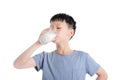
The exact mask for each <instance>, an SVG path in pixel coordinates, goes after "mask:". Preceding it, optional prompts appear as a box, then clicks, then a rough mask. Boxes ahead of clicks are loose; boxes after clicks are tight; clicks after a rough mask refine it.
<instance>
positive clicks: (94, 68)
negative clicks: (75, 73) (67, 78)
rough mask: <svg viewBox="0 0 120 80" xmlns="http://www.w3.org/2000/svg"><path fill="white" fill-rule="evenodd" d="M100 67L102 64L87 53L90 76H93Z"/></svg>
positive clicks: (87, 67) (87, 68) (87, 66)
mask: <svg viewBox="0 0 120 80" xmlns="http://www.w3.org/2000/svg"><path fill="white" fill-rule="evenodd" d="M99 68H100V65H99V64H98V63H96V61H95V60H94V59H93V58H92V57H91V56H89V55H88V54H87V57H86V71H87V73H88V74H89V75H90V76H93V75H94V74H95V73H96V72H97V71H98V69H99Z"/></svg>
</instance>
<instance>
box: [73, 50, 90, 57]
mask: <svg viewBox="0 0 120 80" xmlns="http://www.w3.org/2000/svg"><path fill="white" fill-rule="evenodd" d="M75 53H76V54H77V55H79V56H88V55H89V54H88V53H87V52H84V51H80V50H75Z"/></svg>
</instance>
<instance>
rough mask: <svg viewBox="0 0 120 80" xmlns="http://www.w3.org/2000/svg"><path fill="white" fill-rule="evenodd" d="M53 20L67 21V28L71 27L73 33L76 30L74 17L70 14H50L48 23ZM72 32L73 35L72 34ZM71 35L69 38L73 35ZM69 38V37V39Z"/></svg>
mask: <svg viewBox="0 0 120 80" xmlns="http://www.w3.org/2000/svg"><path fill="white" fill-rule="evenodd" d="M55 21H61V22H64V21H65V23H67V25H68V28H70V29H73V30H74V34H75V30H76V22H75V21H74V19H73V18H72V16H70V15H68V14H65V13H59V14H55V15H54V16H52V18H51V19H50V23H51V22H55ZM74 34H73V36H74ZM73 36H71V38H72V37H73ZM71 38H70V39H71Z"/></svg>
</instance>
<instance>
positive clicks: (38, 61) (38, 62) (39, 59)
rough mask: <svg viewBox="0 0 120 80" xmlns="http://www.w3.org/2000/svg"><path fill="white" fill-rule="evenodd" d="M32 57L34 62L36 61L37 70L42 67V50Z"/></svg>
mask: <svg viewBox="0 0 120 80" xmlns="http://www.w3.org/2000/svg"><path fill="white" fill-rule="evenodd" d="M33 59H34V60H35V63H36V66H35V69H36V70H37V71H39V70H40V69H42V68H43V60H44V52H42V53H40V54H37V55H35V56H33Z"/></svg>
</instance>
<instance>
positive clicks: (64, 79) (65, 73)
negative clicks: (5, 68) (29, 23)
mask: <svg viewBox="0 0 120 80" xmlns="http://www.w3.org/2000/svg"><path fill="white" fill-rule="evenodd" d="M50 23H51V25H50V28H47V29H45V30H43V31H42V32H41V35H42V34H45V33H46V32H48V31H49V30H50V29H52V30H53V31H54V32H55V33H56V37H55V38H54V39H53V40H52V42H54V43H55V44H56V50H55V51H52V52H50V53H47V52H42V53H40V54H37V55H35V56H33V57H31V55H32V54H33V52H34V51H35V50H36V49H38V48H39V47H40V46H42V45H43V44H42V43H40V42H39V41H38V40H37V41H36V42H35V43H34V44H33V45H32V46H31V47H29V48H28V49H27V50H25V51H24V52H23V53H22V54H21V55H20V56H19V57H18V58H17V59H16V60H15V62H14V67H15V68H18V69H21V68H29V67H35V69H36V70H37V71H39V70H40V69H42V70H43V80H85V75H86V73H88V74H89V75H91V76H93V75H94V74H97V75H98V76H97V80H107V73H106V72H105V71H104V69H103V68H102V67H100V65H99V64H97V63H96V62H95V61H94V60H93V59H92V58H91V57H90V56H89V55H88V54H87V53H85V52H82V51H77V50H72V49H71V48H70V46H69V40H70V39H71V38H72V37H73V36H74V34H75V30H76V22H75V21H74V19H73V18H72V17H71V16H70V15H67V14H65V13H59V14H56V15H54V16H53V17H52V18H51V20H50Z"/></svg>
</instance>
